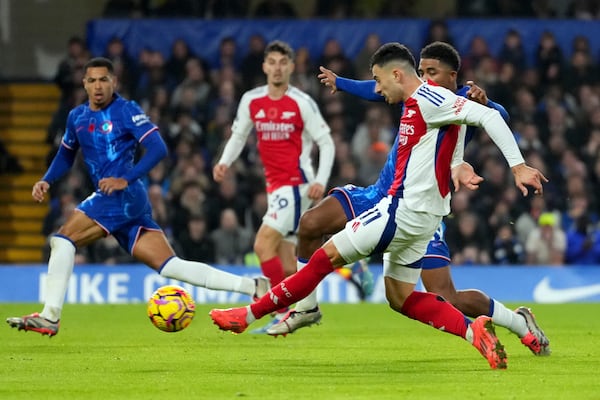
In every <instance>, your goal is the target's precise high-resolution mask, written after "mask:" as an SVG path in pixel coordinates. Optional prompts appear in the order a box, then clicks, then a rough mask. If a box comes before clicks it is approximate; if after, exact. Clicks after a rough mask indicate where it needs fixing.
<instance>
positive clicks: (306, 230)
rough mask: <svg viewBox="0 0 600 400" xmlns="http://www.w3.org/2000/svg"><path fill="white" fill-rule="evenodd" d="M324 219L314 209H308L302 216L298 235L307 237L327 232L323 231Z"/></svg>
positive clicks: (318, 235) (319, 235)
mask: <svg viewBox="0 0 600 400" xmlns="http://www.w3.org/2000/svg"><path fill="white" fill-rule="evenodd" d="M323 220H324V219H323V218H319V216H318V215H316V214H315V213H314V212H313V211H311V210H308V211H306V212H305V213H304V214H302V216H301V217H300V222H299V225H298V236H300V237H307V238H312V237H321V236H323V235H324V234H325V232H324V231H323V228H324V225H323Z"/></svg>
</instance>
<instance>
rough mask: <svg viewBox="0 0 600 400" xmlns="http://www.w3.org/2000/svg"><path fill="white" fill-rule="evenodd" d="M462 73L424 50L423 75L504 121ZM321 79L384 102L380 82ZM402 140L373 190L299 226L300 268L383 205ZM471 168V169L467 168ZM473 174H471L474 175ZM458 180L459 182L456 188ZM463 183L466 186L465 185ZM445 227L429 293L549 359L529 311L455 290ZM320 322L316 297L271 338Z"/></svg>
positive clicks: (444, 52)
mask: <svg viewBox="0 0 600 400" xmlns="http://www.w3.org/2000/svg"><path fill="white" fill-rule="evenodd" d="M459 68H460V56H459V55H458V52H456V50H455V49H454V48H453V47H452V46H450V45H448V44H446V43H442V42H435V43H432V44H430V45H428V46H426V47H425V48H423V50H422V51H421V56H420V63H419V74H420V75H421V76H422V77H423V78H424V79H428V80H431V81H433V82H435V83H437V84H439V85H440V86H443V87H446V88H448V89H450V90H453V91H455V92H456V93H457V94H458V95H459V96H462V97H468V98H470V99H471V100H475V101H478V102H480V103H482V104H486V105H487V106H488V107H492V108H495V109H496V110H498V111H499V112H500V114H501V115H502V117H503V118H504V119H505V120H508V113H507V112H506V110H505V109H504V107H502V106H501V105H499V104H497V103H494V102H493V101H490V100H489V99H488V98H487V96H486V95H485V92H484V91H483V90H481V88H479V87H477V86H475V85H473V84H472V82H469V84H470V85H469V86H462V87H460V88H458V86H457V83H456V77H457V71H458V70H459ZM321 71H322V73H321V74H320V75H319V78H320V79H321V82H322V83H324V84H326V85H327V86H330V87H331V88H332V91H333V92H335V91H337V90H342V91H345V92H348V93H351V94H354V95H356V96H358V97H361V98H363V99H366V100H370V101H384V98H383V97H382V96H380V95H379V94H377V93H375V91H374V88H375V81H356V80H351V79H345V78H341V77H338V76H337V75H335V74H334V73H333V72H332V71H330V70H328V69H326V68H323V67H321ZM466 129H467V131H466V138H465V144H466V143H468V141H469V140H470V139H471V138H472V136H473V133H474V132H475V128H474V127H466ZM397 140H398V137H396V141H395V143H394V145H393V147H392V151H391V152H390V154H389V155H388V158H387V162H386V165H385V166H384V168H383V170H382V172H381V174H380V176H379V178H378V180H377V182H376V183H375V184H373V185H371V186H369V187H366V188H363V187H356V186H354V185H346V186H344V187H338V188H334V189H332V190H331V192H330V193H329V196H328V197H326V198H325V199H324V200H323V201H322V202H321V203H319V204H318V205H317V206H315V207H313V208H312V209H309V210H308V211H307V212H306V213H304V214H303V216H302V218H301V220H300V227H299V233H298V237H299V242H298V252H299V264H300V263H301V262H302V258H305V260H304V261H305V262H306V261H307V259H308V258H309V257H310V256H311V255H312V253H313V252H314V251H315V250H316V249H317V248H318V247H319V246H320V245H321V243H322V237H323V235H326V234H333V233H335V232H337V231H339V230H341V229H343V227H344V225H345V224H346V222H347V221H349V220H351V219H353V218H355V217H356V216H357V215H360V214H361V213H362V212H364V211H366V210H367V209H368V208H370V207H371V204H373V202H374V199H375V200H378V199H381V198H382V197H385V196H386V190H387V188H388V187H389V186H390V182H391V180H392V179H393V171H394V169H395V160H396V150H397V147H398V146H397ZM469 167H470V166H468V165H466V168H469ZM466 174H467V175H466V176H472V177H473V179H472V180H471V181H469V182H468V183H467V187H469V188H470V189H476V188H477V185H478V183H479V182H480V181H481V178H480V177H477V176H476V175H474V173H472V172H469V171H468V170H467V172H466ZM469 174H471V175H469ZM456 183H457V181H455V185H456ZM463 183H464V182H463ZM444 232H445V225H444V223H443V222H442V223H441V224H440V226H439V228H438V230H437V231H436V233H435V235H434V237H433V239H432V240H431V242H430V243H429V246H428V247H427V252H426V254H425V256H424V258H423V263H422V274H421V278H422V281H423V284H424V286H425V288H426V289H427V290H428V291H431V292H434V293H437V294H440V295H442V296H443V297H444V298H446V299H447V300H448V301H449V302H450V303H452V304H453V305H454V306H455V307H456V308H458V309H459V310H460V311H462V312H463V313H464V314H465V315H467V316H471V317H477V316H479V315H488V316H490V317H492V318H493V320H494V323H496V324H498V325H500V326H504V327H506V328H508V329H509V330H511V331H512V332H514V333H515V334H517V335H518V337H519V338H520V339H521V342H522V343H523V344H524V345H526V346H527V347H528V348H529V349H530V350H531V351H532V352H533V353H534V354H536V355H549V354H550V347H549V341H548V339H547V337H546V336H545V334H544V332H543V331H542V330H541V329H540V328H539V326H538V325H537V322H536V320H535V317H534V316H533V314H532V313H531V311H530V310H529V309H528V308H526V307H519V308H518V309H517V310H516V311H511V310H508V309H507V308H506V307H505V306H504V305H503V304H502V303H500V302H498V301H496V300H494V299H492V298H490V297H488V296H487V295H485V294H484V293H483V292H481V291H479V290H463V291H457V290H456V289H455V288H454V284H453V282H452V278H451V275H450V271H449V264H450V252H449V249H448V246H447V244H446V242H445V240H444ZM320 319H321V313H320V310H319V309H318V306H317V302H316V295H315V294H314V293H313V294H312V295H310V296H308V297H307V298H306V299H303V300H301V301H300V302H298V304H297V305H296V309H295V310H294V311H292V312H290V314H289V315H288V317H287V318H286V319H285V320H283V321H282V322H280V323H279V324H278V325H276V326H274V327H272V328H271V329H270V330H269V331H267V333H269V334H271V335H279V334H287V333H291V332H293V331H294V330H296V329H298V328H301V327H304V326H309V325H312V324H313V323H316V322H318V321H319V320H320Z"/></svg>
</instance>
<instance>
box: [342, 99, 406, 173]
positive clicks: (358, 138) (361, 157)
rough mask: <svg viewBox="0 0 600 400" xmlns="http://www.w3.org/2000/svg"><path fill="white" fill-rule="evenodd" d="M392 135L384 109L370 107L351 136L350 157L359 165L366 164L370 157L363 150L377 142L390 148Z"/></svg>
mask: <svg viewBox="0 0 600 400" xmlns="http://www.w3.org/2000/svg"><path fill="white" fill-rule="evenodd" d="M394 133H395V132H393V131H392V125H391V120H390V118H389V113H388V111H387V109H386V107H383V106H381V105H370V106H369V108H368V109H367V114H366V116H365V120H364V121H363V122H362V123H361V124H360V125H358V127H357V128H356V131H355V132H354V135H352V156H353V157H354V158H355V159H356V160H357V161H358V162H359V163H360V164H361V165H366V164H368V163H369V158H370V156H371V155H370V154H369V152H368V151H365V149H369V148H371V146H372V145H373V144H374V143H377V142H381V143H382V144H384V145H388V146H391V144H392V142H393V135H394ZM373 182H374V181H373Z"/></svg>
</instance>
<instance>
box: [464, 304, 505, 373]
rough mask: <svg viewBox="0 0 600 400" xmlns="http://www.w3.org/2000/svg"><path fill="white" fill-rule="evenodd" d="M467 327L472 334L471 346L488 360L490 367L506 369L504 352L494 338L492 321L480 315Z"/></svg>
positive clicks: (495, 337) (494, 332)
mask: <svg viewBox="0 0 600 400" xmlns="http://www.w3.org/2000/svg"><path fill="white" fill-rule="evenodd" d="M469 327H470V328H471V331H472V334H473V342H472V344H473V346H475V348H476V349H477V350H479V352H480V353H481V355H482V356H484V357H485V358H486V359H487V360H488V363H489V364H490V367H491V368H492V369H506V366H507V360H506V352H505V351H504V346H503V345H502V344H501V343H500V340H499V339H498V337H497V336H496V331H495V329H494V324H493V323H492V319H491V318H490V317H487V316H483V315H482V316H480V317H477V318H476V319H475V321H473V322H472V323H471V325H470V326H469Z"/></svg>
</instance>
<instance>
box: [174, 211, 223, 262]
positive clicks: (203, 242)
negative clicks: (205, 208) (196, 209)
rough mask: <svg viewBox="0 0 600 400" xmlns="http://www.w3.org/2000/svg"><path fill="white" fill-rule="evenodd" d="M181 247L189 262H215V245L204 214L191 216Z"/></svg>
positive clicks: (180, 242) (181, 239) (181, 237)
mask: <svg viewBox="0 0 600 400" xmlns="http://www.w3.org/2000/svg"><path fill="white" fill-rule="evenodd" d="M179 245H180V246H181V251H182V252H183V253H182V254H183V256H184V257H185V258H186V259H188V260H191V261H202V262H210V263H213V262H215V243H214V242H213V240H212V239H211V238H210V237H209V231H208V229H207V226H206V219H205V218H204V216H203V215H202V214H192V215H191V216H190V218H189V220H188V223H187V229H186V230H185V232H183V233H182V234H181V235H180V239H179Z"/></svg>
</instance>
